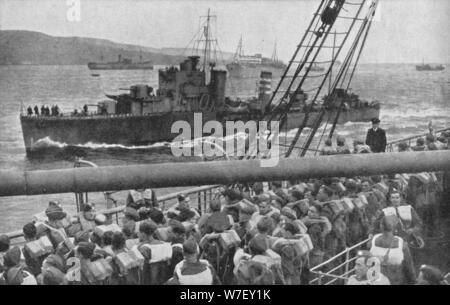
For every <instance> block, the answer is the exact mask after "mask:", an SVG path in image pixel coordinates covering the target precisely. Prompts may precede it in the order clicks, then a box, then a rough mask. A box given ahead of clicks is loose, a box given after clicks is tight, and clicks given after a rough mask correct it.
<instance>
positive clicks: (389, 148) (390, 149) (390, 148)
mask: <svg viewBox="0 0 450 305" xmlns="http://www.w3.org/2000/svg"><path fill="white" fill-rule="evenodd" d="M444 131H450V127H449V128H444V129H439V130H436V131H435V133H436V134H438V133H441V132H444ZM428 134H430V133H429V132H426V133H422V134H419V135H414V136H411V137H407V138H402V139H398V140H394V141H390V142H389V143H387V145H386V151H387V152H393V151H394V145H395V144H399V143H401V142H406V143H407V144H408V146H409V147H411V142H412V141H413V140H417V139H418V138H422V137H425V136H427V135H428Z"/></svg>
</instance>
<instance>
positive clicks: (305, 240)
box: [272, 234, 314, 256]
mask: <svg viewBox="0 0 450 305" xmlns="http://www.w3.org/2000/svg"><path fill="white" fill-rule="evenodd" d="M284 245H289V246H292V248H293V249H294V250H295V256H303V255H305V254H307V253H308V252H310V251H311V250H313V249H314V246H313V243H312V241H311V238H310V236H309V235H308V234H297V235H295V237H294V238H292V239H284V238H280V239H278V240H276V241H275V242H274V243H273V244H272V248H273V249H279V248H280V247H283V246H284Z"/></svg>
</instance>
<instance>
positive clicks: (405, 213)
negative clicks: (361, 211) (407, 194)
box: [383, 205, 412, 223]
mask: <svg viewBox="0 0 450 305" xmlns="http://www.w3.org/2000/svg"><path fill="white" fill-rule="evenodd" d="M397 211H398V215H397V212H396V209H395V208H394V207H387V208H384V209H383V213H384V215H385V216H391V215H393V216H397V217H398V216H399V217H400V219H401V220H402V221H406V222H408V223H410V222H411V221H412V207H411V206H410V205H401V206H399V207H397Z"/></svg>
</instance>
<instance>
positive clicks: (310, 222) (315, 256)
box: [302, 206, 332, 266]
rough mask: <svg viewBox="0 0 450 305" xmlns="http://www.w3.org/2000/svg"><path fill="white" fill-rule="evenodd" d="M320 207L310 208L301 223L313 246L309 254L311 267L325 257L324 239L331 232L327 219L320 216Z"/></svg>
mask: <svg viewBox="0 0 450 305" xmlns="http://www.w3.org/2000/svg"><path fill="white" fill-rule="evenodd" d="M320 212H321V211H320V206H310V207H309V210H308V216H306V217H304V218H303V219H302V222H303V223H304V224H305V225H306V227H307V228H308V234H309V236H310V237H311V241H312V244H313V246H314V248H313V250H312V251H311V253H310V259H311V266H315V265H317V264H319V263H321V262H322V261H323V257H324V255H325V238H326V236H327V235H328V234H329V233H330V232H331V229H332V225H331V223H330V221H329V220H328V218H327V217H325V216H321V214H320Z"/></svg>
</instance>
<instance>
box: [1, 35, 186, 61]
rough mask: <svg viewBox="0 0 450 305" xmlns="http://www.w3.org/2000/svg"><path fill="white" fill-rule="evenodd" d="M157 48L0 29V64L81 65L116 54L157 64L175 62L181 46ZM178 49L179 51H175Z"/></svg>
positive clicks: (108, 59) (106, 59)
mask: <svg viewBox="0 0 450 305" xmlns="http://www.w3.org/2000/svg"><path fill="white" fill-rule="evenodd" d="M170 50H171V52H168V53H171V54H167V53H166V52H163V51H162V50H161V51H160V49H155V48H149V47H142V46H137V45H129V44H120V43H115V42H112V41H109V40H106V39H96V38H83V37H54V36H50V35H46V34H43V33H39V32H31V31H16V30H5V31H0V65H20V64H36V65H84V64H87V63H88V62H90V61H101V60H102V59H103V61H116V60H117V57H118V55H119V54H121V55H122V58H123V57H126V58H131V59H132V60H133V61H139V58H140V56H142V60H143V61H147V60H150V61H152V62H153V63H154V64H156V65H159V64H160V65H169V64H178V63H179V62H180V61H181V60H183V56H181V54H182V51H183V50H182V49H177V48H171V49H170ZM177 50H178V51H177Z"/></svg>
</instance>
